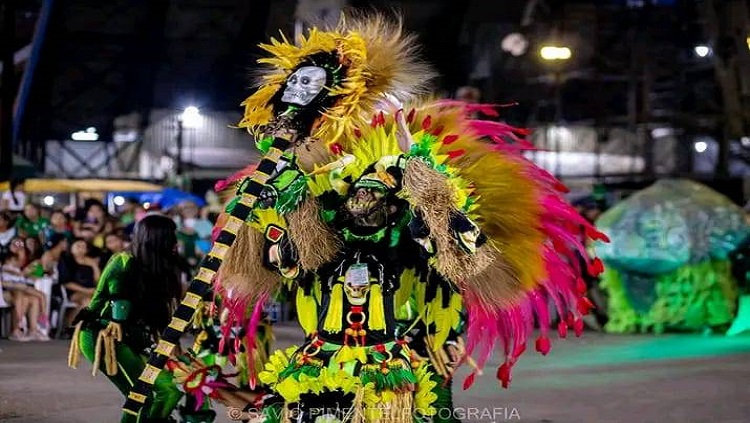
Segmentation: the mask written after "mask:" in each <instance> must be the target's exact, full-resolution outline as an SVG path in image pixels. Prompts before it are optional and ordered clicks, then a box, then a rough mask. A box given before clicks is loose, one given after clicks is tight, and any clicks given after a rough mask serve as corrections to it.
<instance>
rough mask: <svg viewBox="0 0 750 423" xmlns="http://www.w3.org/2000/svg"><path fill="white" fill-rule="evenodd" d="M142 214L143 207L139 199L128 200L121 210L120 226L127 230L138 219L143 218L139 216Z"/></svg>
mask: <svg viewBox="0 0 750 423" xmlns="http://www.w3.org/2000/svg"><path fill="white" fill-rule="evenodd" d="M141 212H143V207H142V206H141V203H140V202H138V199H136V198H133V197H128V198H126V199H125V204H123V205H122V207H121V208H120V226H121V227H123V228H127V227H129V226H131V225H134V224H135V222H136V221H137V220H138V218H139V217H142V216H139V214H141Z"/></svg>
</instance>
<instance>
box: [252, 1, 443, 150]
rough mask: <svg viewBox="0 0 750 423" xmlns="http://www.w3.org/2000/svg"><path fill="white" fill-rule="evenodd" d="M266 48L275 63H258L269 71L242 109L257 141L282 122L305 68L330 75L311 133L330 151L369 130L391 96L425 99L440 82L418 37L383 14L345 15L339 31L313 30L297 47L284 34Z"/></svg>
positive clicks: (264, 73)
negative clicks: (285, 102)
mask: <svg viewBox="0 0 750 423" xmlns="http://www.w3.org/2000/svg"><path fill="white" fill-rule="evenodd" d="M260 47H261V48H262V49H263V50H265V51H267V52H268V53H270V57H265V58H262V59H260V60H258V62H259V63H261V64H263V65H266V66H265V68H264V69H263V70H262V73H261V76H260V80H259V86H258V89H257V91H256V92H255V93H254V94H253V95H251V96H250V97H248V98H247V99H246V100H245V101H244V102H243V103H242V105H243V106H244V107H245V114H244V117H243V119H242V121H241V122H240V123H239V125H238V126H239V127H241V128H247V130H248V131H250V132H251V133H252V134H253V135H255V136H256V137H257V136H260V135H261V134H262V133H263V128H264V127H265V126H266V125H269V124H271V123H273V121H274V119H275V118H276V117H277V116H276V115H277V114H278V112H279V111H278V100H279V98H280V95H281V92H283V90H284V88H285V86H286V81H287V78H288V77H289V76H290V75H291V74H292V73H294V72H295V71H296V70H297V69H299V68H300V67H301V66H310V65H313V66H318V67H323V68H325V69H326V71H327V72H328V73H329V76H330V77H329V78H328V83H327V85H326V87H325V88H324V94H323V95H322V99H321V101H319V104H318V107H320V109H321V110H318V111H317V112H318V113H315V114H314V117H313V122H311V125H312V128H311V132H310V136H311V137H312V138H313V139H323V140H325V142H326V143H327V144H328V145H331V144H333V143H335V142H336V141H337V140H338V139H339V138H340V137H341V136H342V135H343V134H345V133H350V131H351V130H352V129H353V128H355V127H356V126H359V125H362V124H364V123H365V121H366V119H369V118H370V117H371V115H372V110H373V109H374V107H375V105H376V104H377V103H378V102H379V101H381V100H382V97H383V95H385V94H386V93H388V94H389V95H391V96H394V97H396V98H398V99H399V100H409V99H411V98H413V97H415V96H418V95H420V94H424V93H425V91H426V89H427V82H428V81H429V80H430V79H431V78H432V77H433V76H434V74H433V72H432V71H431V70H430V68H429V66H428V65H427V64H425V63H424V62H423V61H421V60H420V59H419V58H418V57H419V55H418V54H417V50H418V47H417V44H416V43H415V37H414V36H412V35H406V34H404V32H403V28H402V23H401V21H400V19H389V18H387V17H385V16H382V15H377V14H376V15H361V16H352V15H351V14H350V15H348V16H347V15H343V16H342V18H341V20H340V22H339V24H338V25H337V26H336V28H333V29H330V30H320V29H317V28H312V29H310V30H309V33H308V34H307V36H300V37H298V38H297V40H296V42H295V43H294V44H292V43H291V42H289V41H288V40H287V38H286V37H285V36H284V35H283V34H281V39H280V40H277V39H271V43H270V44H262V45H261V46H260Z"/></svg>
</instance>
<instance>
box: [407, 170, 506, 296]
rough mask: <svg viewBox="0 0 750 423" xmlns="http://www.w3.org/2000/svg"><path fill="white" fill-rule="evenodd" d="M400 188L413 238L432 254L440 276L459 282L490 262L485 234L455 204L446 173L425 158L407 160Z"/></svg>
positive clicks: (453, 191)
mask: <svg viewBox="0 0 750 423" xmlns="http://www.w3.org/2000/svg"><path fill="white" fill-rule="evenodd" d="M403 187H404V192H405V194H406V197H407V200H408V201H409V202H410V203H411V205H412V209H413V212H414V218H413V220H412V222H411V223H410V225H409V228H410V231H411V233H412V237H413V239H414V240H415V241H417V242H418V243H419V244H420V245H422V246H423V247H424V248H425V250H426V251H427V253H429V254H430V255H431V256H432V257H431V259H430V263H431V265H432V267H434V268H435V269H436V270H437V271H438V273H440V274H441V275H442V276H443V277H445V278H447V279H448V280H450V281H452V282H453V283H455V284H458V283H459V282H460V281H462V280H464V279H465V278H467V277H471V276H473V275H476V274H479V273H481V272H482V271H483V270H485V269H486V268H487V267H488V266H489V265H490V264H491V261H492V258H491V254H490V251H489V248H487V247H484V248H483V246H485V243H486V237H485V236H484V235H482V233H481V231H480V229H479V227H478V225H477V224H476V223H474V222H473V221H472V220H471V219H469V217H468V216H466V214H464V213H463V211H461V210H459V209H458V208H457V207H456V204H455V203H456V196H457V195H456V191H455V190H454V188H453V186H452V185H451V184H450V183H449V179H448V176H446V175H444V174H442V173H440V172H439V171H437V170H435V169H434V168H433V167H432V166H430V165H429V164H428V163H426V162H425V161H422V160H420V159H412V160H409V161H408V162H407V164H406V166H405V168H404V178H403Z"/></svg>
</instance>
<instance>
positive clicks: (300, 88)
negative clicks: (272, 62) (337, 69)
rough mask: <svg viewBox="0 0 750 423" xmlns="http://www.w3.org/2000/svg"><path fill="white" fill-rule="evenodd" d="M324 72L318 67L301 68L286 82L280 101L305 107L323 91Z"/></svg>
mask: <svg viewBox="0 0 750 423" xmlns="http://www.w3.org/2000/svg"><path fill="white" fill-rule="evenodd" d="M325 83H326V71H325V69H323V68H321V67H318V66H303V67H301V68H299V69H297V71H296V72H294V73H293V74H292V75H291V76H289V78H288V79H287V80H286V89H284V94H283V95H282V97H281V101H283V102H286V103H292V104H297V105H300V106H307V105H308V104H310V103H311V102H312V101H313V100H314V99H315V97H317V96H318V94H320V92H321V91H323V87H324V86H325Z"/></svg>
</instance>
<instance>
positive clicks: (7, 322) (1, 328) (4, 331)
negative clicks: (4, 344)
mask: <svg viewBox="0 0 750 423" xmlns="http://www.w3.org/2000/svg"><path fill="white" fill-rule="evenodd" d="M12 308H13V307H12V306H11V305H10V304H8V303H6V302H5V298H4V297H3V284H2V283H0V338H5V337H7V336H8V335H10V330H11V319H12V317H11V315H10V314H11V312H12Z"/></svg>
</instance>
